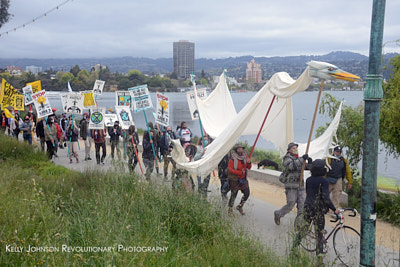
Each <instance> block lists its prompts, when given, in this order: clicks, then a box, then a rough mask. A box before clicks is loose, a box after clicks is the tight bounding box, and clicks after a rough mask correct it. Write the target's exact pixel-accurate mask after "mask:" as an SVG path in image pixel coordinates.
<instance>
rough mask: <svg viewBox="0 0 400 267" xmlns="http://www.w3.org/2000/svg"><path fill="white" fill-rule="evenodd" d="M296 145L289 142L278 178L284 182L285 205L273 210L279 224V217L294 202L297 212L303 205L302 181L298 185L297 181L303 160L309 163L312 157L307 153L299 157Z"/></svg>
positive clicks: (290, 207) (308, 167)
mask: <svg viewBox="0 0 400 267" xmlns="http://www.w3.org/2000/svg"><path fill="white" fill-rule="evenodd" d="M298 147H299V145H298V144H296V143H293V142H292V143H290V144H289V145H288V148H287V153H286V155H285V156H284V157H283V164H282V166H283V174H282V175H281V177H280V178H279V180H280V181H281V182H283V183H284V184H285V194H286V205H285V206H283V207H282V208H281V209H279V210H276V211H274V221H275V223H276V225H280V223H281V221H280V219H281V218H282V217H283V216H285V215H286V214H288V213H289V212H290V211H291V210H292V209H293V207H294V205H295V204H297V214H299V213H301V212H302V210H303V207H304V201H305V199H306V194H305V190H304V182H303V183H302V186H301V187H300V186H299V181H300V177H301V169H302V165H303V162H304V161H305V160H307V161H308V165H311V163H312V159H311V158H310V157H308V155H307V154H304V155H303V156H302V157H299V152H298ZM310 168H311V166H306V169H310ZM282 178H283V179H282Z"/></svg>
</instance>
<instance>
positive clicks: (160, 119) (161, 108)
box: [156, 94, 169, 127]
mask: <svg viewBox="0 0 400 267" xmlns="http://www.w3.org/2000/svg"><path fill="white" fill-rule="evenodd" d="M156 123H158V124H160V125H162V126H165V127H167V126H168V125H169V98H168V97H167V96H165V95H162V94H157V110H156Z"/></svg>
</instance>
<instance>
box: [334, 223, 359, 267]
mask: <svg viewBox="0 0 400 267" xmlns="http://www.w3.org/2000/svg"><path fill="white" fill-rule="evenodd" d="M333 247H334V249H335V253H336V256H337V257H338V258H339V260H340V261H341V262H342V263H343V264H345V265H346V266H355V265H358V263H359V262H360V234H359V233H358V232H357V231H356V230H355V229H353V228H352V227H350V226H345V225H344V226H343V227H341V228H338V229H336V231H335V233H334V234H333Z"/></svg>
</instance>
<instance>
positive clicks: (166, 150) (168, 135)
mask: <svg viewBox="0 0 400 267" xmlns="http://www.w3.org/2000/svg"><path fill="white" fill-rule="evenodd" d="M172 139H176V135H175V133H174V132H173V131H172V128H171V126H168V127H167V128H166V130H165V131H164V132H163V133H162V137H161V141H160V152H161V155H162V157H163V160H164V179H165V180H168V178H167V175H168V165H169V163H171V164H172V175H171V180H172V179H173V178H174V177H175V173H176V162H175V161H174V160H173V159H172V156H171V152H172V150H173V146H172V144H171V140H172Z"/></svg>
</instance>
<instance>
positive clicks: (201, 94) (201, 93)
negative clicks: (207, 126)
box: [186, 89, 207, 120]
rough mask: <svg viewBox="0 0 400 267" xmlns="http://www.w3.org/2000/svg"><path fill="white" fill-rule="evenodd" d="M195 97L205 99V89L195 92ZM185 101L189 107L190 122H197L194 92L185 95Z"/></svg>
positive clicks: (197, 114)
mask: <svg viewBox="0 0 400 267" xmlns="http://www.w3.org/2000/svg"><path fill="white" fill-rule="evenodd" d="M197 96H198V97H199V98H200V99H205V98H206V97H207V90H206V89H199V90H197ZM186 99H187V102H188V105H189V111H190V116H191V117H192V120H198V119H199V112H198V110H197V105H196V99H195V97H194V92H193V91H191V92H188V93H187V94H186Z"/></svg>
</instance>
